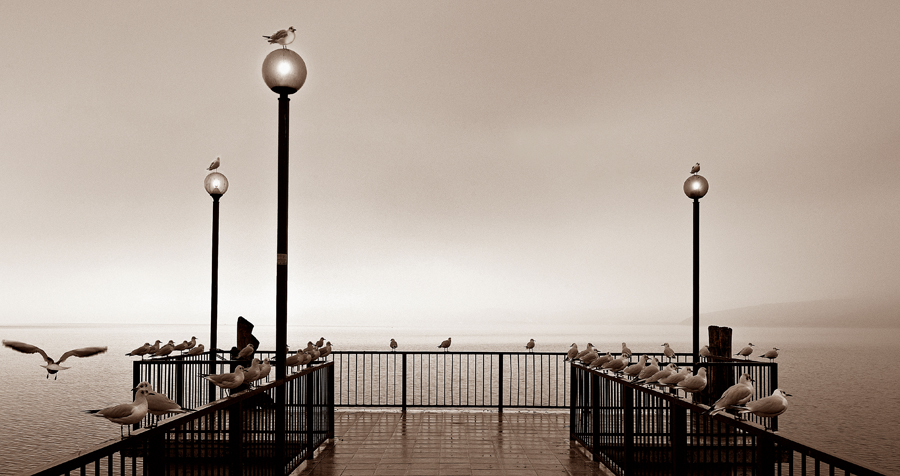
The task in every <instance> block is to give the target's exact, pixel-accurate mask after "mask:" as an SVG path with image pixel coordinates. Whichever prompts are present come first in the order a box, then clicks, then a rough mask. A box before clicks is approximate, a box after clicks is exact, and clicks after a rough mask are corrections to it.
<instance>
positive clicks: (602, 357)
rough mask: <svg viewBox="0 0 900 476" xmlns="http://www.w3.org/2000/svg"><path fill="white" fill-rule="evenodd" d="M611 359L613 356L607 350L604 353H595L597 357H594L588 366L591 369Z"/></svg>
mask: <svg viewBox="0 0 900 476" xmlns="http://www.w3.org/2000/svg"><path fill="white" fill-rule="evenodd" d="M611 360H613V356H612V354H610V353H609V352H607V353H606V355H597V358H596V359H594V361H593V362H591V364H590V365H588V367H589V368H592V369H593V368H597V367H600V366H602V365H603V364H605V363H607V362H609V361H611Z"/></svg>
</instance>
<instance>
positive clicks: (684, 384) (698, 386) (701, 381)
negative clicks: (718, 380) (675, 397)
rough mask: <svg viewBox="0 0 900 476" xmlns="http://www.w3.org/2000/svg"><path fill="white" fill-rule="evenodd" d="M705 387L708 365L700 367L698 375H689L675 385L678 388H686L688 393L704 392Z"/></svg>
mask: <svg viewBox="0 0 900 476" xmlns="http://www.w3.org/2000/svg"><path fill="white" fill-rule="evenodd" d="M704 388H706V367H700V370H698V371H697V375H687V376H686V378H685V379H684V380H682V381H681V382H678V383H677V384H676V385H675V389H676V390H684V391H685V392H687V393H697V392H702V391H703V389H704Z"/></svg>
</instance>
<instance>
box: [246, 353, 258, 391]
mask: <svg viewBox="0 0 900 476" xmlns="http://www.w3.org/2000/svg"><path fill="white" fill-rule="evenodd" d="M261 363H262V361H261V360H259V359H253V362H252V363H251V364H250V367H248V368H246V369H244V383H246V384H248V385H250V384H252V383H253V381H254V380H256V377H259V371H260V368H259V364H261Z"/></svg>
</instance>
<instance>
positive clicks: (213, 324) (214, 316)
mask: <svg viewBox="0 0 900 476" xmlns="http://www.w3.org/2000/svg"><path fill="white" fill-rule="evenodd" d="M203 187H204V188H206V192H207V193H209V195H210V196H211V197H212V199H213V226H212V286H211V293H210V294H211V297H210V304H209V373H210V374H214V373H216V350H217V347H216V345H217V343H216V334H217V330H218V325H219V324H218V322H217V321H218V319H219V199H220V198H222V195H225V192H226V191H228V179H227V178H225V176H224V175H222V174H221V173H220V172H215V171H213V172H210V173H209V174H208V175H207V176H206V179H204V180H203ZM215 396H216V386H215V385H213V384H212V383H210V384H209V401H213V400H215V399H216V398H215Z"/></svg>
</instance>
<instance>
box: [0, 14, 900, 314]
mask: <svg viewBox="0 0 900 476" xmlns="http://www.w3.org/2000/svg"><path fill="white" fill-rule="evenodd" d="M267 8H268V9H267ZM898 24H900V2H896V1H883V2H879V1H861V2H856V1H854V2H850V1H846V2H844V1H824V2H823V1H820V0H814V1H792V2H783V1H772V2H763V1H755V2H719V1H710V2H623V1H595V0H592V1H583V2H578V1H570V2H551V1H541V2H538V1H519V0H517V1H508V2H501V1H490V2H484V1H427V2H426V1H419V0H415V1H398V2H386V1H371V2H370V1H353V2H340V1H327V2H321V1H319V2H313V1H303V2H281V3H278V4H277V5H275V4H267V5H266V6H261V5H260V4H259V3H257V2H225V1H215V2H202V3H201V2H174V1H171V2H169V1H165V2H164V1H154V2H114V1H106V2H99V1H93V2H6V3H4V4H3V6H2V7H0V45H2V48H0V71H2V73H0V115H2V116H0V117H2V121H3V122H2V128H0V165H2V167H0V223H2V233H0V275H2V278H0V280H2V286H0V323H3V324H27V323H34V322H157V321H161V322H198V323H202V322H207V321H208V319H209V294H210V240H211V221H212V200H211V199H210V197H209V196H208V195H207V194H206V192H205V191H204V189H203V179H204V177H205V174H206V170H205V169H206V167H207V166H208V165H209V163H210V162H211V161H212V160H213V159H214V158H215V157H216V156H217V155H221V157H222V167H221V168H220V171H221V172H222V173H224V174H225V175H226V176H227V177H228V179H229V181H230V183H231V186H230V188H229V190H228V192H227V193H226V194H225V196H224V197H223V198H222V201H221V242H220V267H219V273H220V274H219V276H220V286H219V290H220V295H219V311H220V314H219V316H220V320H221V321H226V322H232V319H234V318H235V317H237V316H238V315H243V316H246V317H248V318H250V319H251V320H252V321H254V322H255V323H258V324H266V323H273V322H274V309H275V268H276V265H275V254H276V253H275V244H276V239H275V234H276V223H275V219H276V185H277V184H276V182H277V171H276V162H277V135H276V133H277V107H278V106H277V96H276V94H275V93H273V92H271V91H270V90H269V89H268V88H267V87H266V86H265V84H264V83H263V81H262V78H261V73H260V70H261V64H262V61H263V59H264V58H265V56H266V54H268V53H269V52H270V51H272V49H273V47H272V46H270V45H268V44H267V43H266V42H265V41H264V39H263V38H262V35H268V34H271V33H273V32H274V31H276V30H278V29H281V28H286V27H288V26H291V25H293V26H294V27H295V28H297V31H298V35H297V40H296V41H295V42H294V43H293V44H292V45H291V48H292V49H293V50H294V51H297V52H298V53H299V54H300V55H301V56H302V57H303V58H304V60H305V61H306V63H307V66H308V70H309V75H308V79H307V81H306V84H305V86H304V87H303V88H302V89H301V90H300V91H299V92H298V93H296V94H294V95H293V96H292V100H291V135H290V138H291V149H290V156H291V166H290V167H291V169H290V238H289V243H290V244H289V247H290V248H289V255H290V267H289V286H290V291H289V315H290V320H291V322H292V323H302V322H309V321H313V320H315V321H317V322H320V323H323V322H330V323H334V324H352V323H357V322H358V323H370V322H372V323H374V322H378V323H387V324H403V323H410V322H413V323H428V322H430V321H431V320H432V319H435V318H441V317H443V318H454V319H458V320H459V321H458V322H468V321H467V319H470V320H471V319H472V316H483V317H484V319H485V320H490V319H494V318H497V317H498V316H510V315H518V314H523V315H529V316H536V317H535V318H545V319H546V320H551V319H560V318H562V317H566V316H570V315H578V316H582V317H583V316H591V318H593V319H599V320H609V321H611V320H614V319H620V318H622V316H626V315H635V314H639V315H645V316H648V317H653V318H656V319H662V320H667V319H668V320H672V321H680V320H682V319H684V318H686V317H689V316H690V313H691V283H692V281H691V252H692V251H691V250H692V248H691V240H692V225H691V220H692V211H691V206H692V205H691V201H690V200H689V199H688V198H686V197H685V196H684V193H683V191H682V185H683V182H684V180H685V179H686V178H687V177H688V172H689V170H690V167H691V165H693V164H694V163H695V162H700V163H701V166H702V171H701V173H702V174H703V175H704V176H705V177H706V178H707V179H708V180H709V182H710V191H709V194H708V195H707V197H706V198H704V199H703V200H701V268H702V272H701V286H702V287H701V299H702V301H701V306H702V309H703V310H704V311H714V310H721V309H727V308H731V307H741V306H750V305H756V304H763V303H778V302H791V301H805V300H819V299H835V298H864V299H892V298H893V296H894V295H895V294H896V288H897V283H898V282H900V266H898V263H900V246H898V244H897V243H898V236H900V206H898V204H900V186H898V182H900V180H898V179H900V160H898V159H900V157H898V152H900V61H898V56H897V52H898V51H900V28H898V27H897V25H898ZM480 322H485V321H480Z"/></svg>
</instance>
